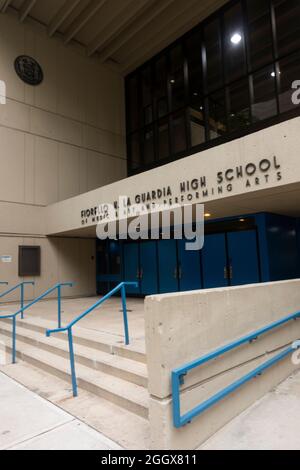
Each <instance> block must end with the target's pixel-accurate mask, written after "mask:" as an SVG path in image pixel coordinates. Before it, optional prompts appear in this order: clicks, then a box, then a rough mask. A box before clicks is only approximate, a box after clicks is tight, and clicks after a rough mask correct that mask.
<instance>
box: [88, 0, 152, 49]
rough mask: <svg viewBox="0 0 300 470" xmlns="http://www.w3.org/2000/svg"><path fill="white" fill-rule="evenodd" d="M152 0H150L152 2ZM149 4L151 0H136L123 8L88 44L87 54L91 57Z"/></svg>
mask: <svg viewBox="0 0 300 470" xmlns="http://www.w3.org/2000/svg"><path fill="white" fill-rule="evenodd" d="M152 1H153V0H150V3H151V2H152ZM148 4H149V0H134V1H133V2H131V3H130V4H129V5H127V6H126V7H125V8H123V10H122V11H120V12H119V13H118V14H117V15H116V16H115V17H114V18H113V20H112V21H111V22H110V23H109V24H107V25H106V27H105V28H104V29H103V30H102V31H101V32H100V33H99V34H98V35H97V36H96V38H95V39H94V40H93V41H92V42H91V43H90V44H89V45H88V46H87V55H88V56H89V57H90V56H92V55H93V54H94V53H95V52H96V51H97V50H98V49H100V48H101V47H103V46H104V45H105V44H106V43H107V42H108V41H109V40H110V39H111V38H112V37H113V36H114V35H115V34H116V33H118V32H119V31H120V30H122V28H124V27H125V26H127V24H128V22H132V21H134V19H135V17H136V16H137V15H138V14H140V13H141V11H143V10H144V9H145V8H147V7H148Z"/></svg>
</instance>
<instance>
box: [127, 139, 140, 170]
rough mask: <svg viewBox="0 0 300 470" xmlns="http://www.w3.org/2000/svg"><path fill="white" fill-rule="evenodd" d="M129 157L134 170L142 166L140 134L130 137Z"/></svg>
mask: <svg viewBox="0 0 300 470" xmlns="http://www.w3.org/2000/svg"><path fill="white" fill-rule="evenodd" d="M129 155H130V161H131V166H132V168H133V169H135V168H139V166H140V164H141V150H140V135H139V133H138V132H136V133H135V134H132V135H131V136H130V137H129Z"/></svg>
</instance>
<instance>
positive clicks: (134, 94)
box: [127, 75, 139, 131]
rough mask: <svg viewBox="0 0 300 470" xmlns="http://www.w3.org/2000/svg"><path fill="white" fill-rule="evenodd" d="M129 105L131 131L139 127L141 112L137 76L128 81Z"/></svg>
mask: <svg viewBox="0 0 300 470" xmlns="http://www.w3.org/2000/svg"><path fill="white" fill-rule="evenodd" d="M127 99H128V101H127V106H128V116H129V122H128V127H129V129H128V130H129V131H134V130H136V129H138V127H139V113H138V107H139V105H138V102H139V101H138V79H137V76H136V75H135V76H133V77H130V78H129V80H128V81H127Z"/></svg>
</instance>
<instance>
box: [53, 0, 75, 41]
mask: <svg viewBox="0 0 300 470" xmlns="http://www.w3.org/2000/svg"><path fill="white" fill-rule="evenodd" d="M79 3H80V0H66V2H65V3H64V5H63V6H62V7H61V8H60V9H59V10H58V12H57V13H56V15H55V16H54V18H53V20H52V21H51V23H50V25H49V26H48V35H49V36H50V37H51V36H53V35H54V34H55V33H56V31H57V30H58V29H59V27H60V26H61V25H62V24H63V22H64V21H65V20H66V19H67V18H68V16H69V15H70V14H71V13H72V11H73V10H74V9H75V8H76V7H77V5H78V4H79Z"/></svg>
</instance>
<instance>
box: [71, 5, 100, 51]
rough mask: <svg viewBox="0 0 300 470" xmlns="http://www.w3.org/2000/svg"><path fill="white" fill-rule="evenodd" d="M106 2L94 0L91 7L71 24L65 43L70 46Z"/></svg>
mask: <svg viewBox="0 0 300 470" xmlns="http://www.w3.org/2000/svg"><path fill="white" fill-rule="evenodd" d="M105 2H106V0H93V1H92V2H91V3H89V5H88V6H87V7H86V8H85V9H84V10H83V12H82V13H81V15H80V16H78V18H76V20H75V21H74V22H73V23H72V24H71V26H70V28H69V29H68V31H67V32H66V34H65V37H64V43H65V44H68V43H69V42H70V41H71V40H72V39H73V38H74V36H76V34H77V33H78V32H79V31H81V29H82V28H83V27H84V26H85V25H86V24H87V23H88V22H89V21H90V19H91V18H93V16H94V15H95V13H96V12H97V11H98V10H100V8H101V7H102V6H103V5H104V3H105Z"/></svg>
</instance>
